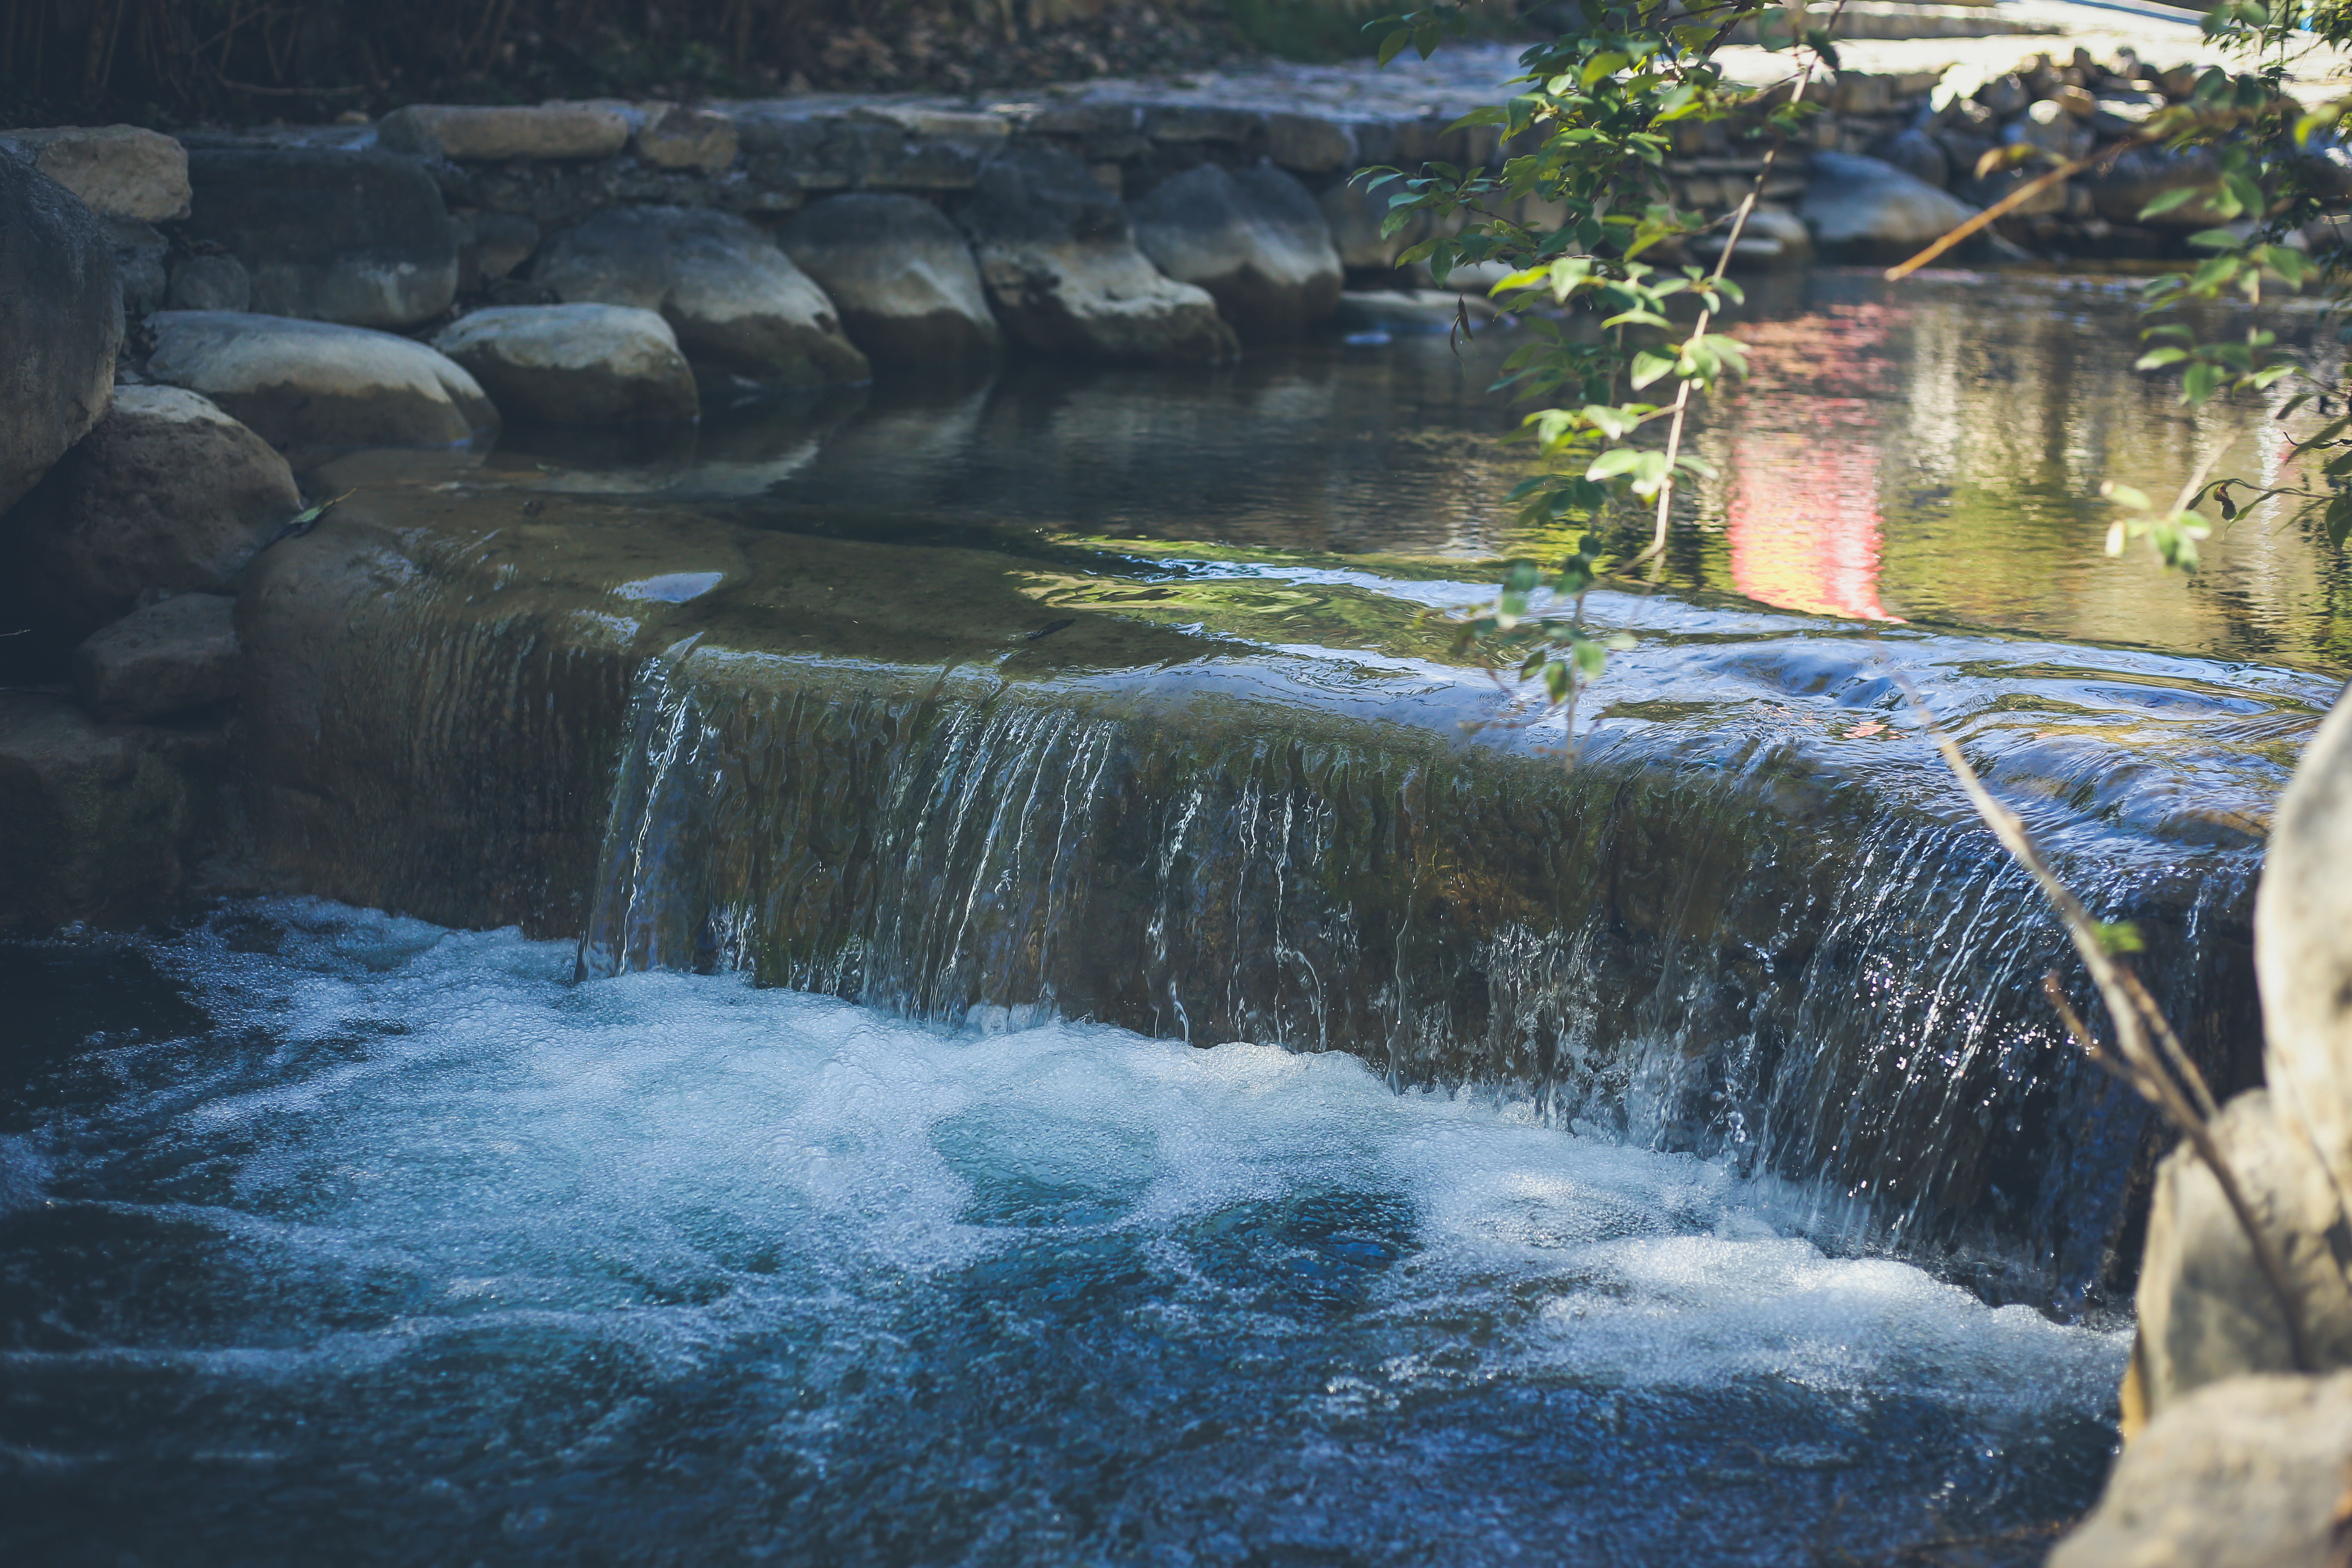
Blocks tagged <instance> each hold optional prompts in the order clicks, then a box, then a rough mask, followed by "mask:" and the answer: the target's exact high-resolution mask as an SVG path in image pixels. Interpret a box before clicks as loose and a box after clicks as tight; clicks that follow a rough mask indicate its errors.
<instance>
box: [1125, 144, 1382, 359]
mask: <svg viewBox="0 0 2352 1568" xmlns="http://www.w3.org/2000/svg"><path fill="white" fill-rule="evenodd" d="M1133 212H1134V221H1135V243H1136V244H1137V246H1138V247H1140V248H1141V249H1142V251H1143V254H1144V255H1146V256H1147V257H1150V258H1151V264H1152V265H1153V266H1154V267H1157V268H1160V271H1162V272H1164V273H1166V274H1167V275H1168V276H1169V277H1171V278H1173V279H1176V280H1177V281H1178V282H1180V283H1191V284H1193V285H1195V286H1197V287H1199V288H1202V289H1206V290H1208V293H1209V297H1210V298H1211V299H1213V300H1216V302H1217V312H1218V314H1220V315H1222V316H1223V317H1224V318H1225V320H1227V321H1231V322H1232V323H1233V324H1234V331H1237V332H1239V333H1240V334H1241V335H1242V336H1243V337H1244V338H1250V337H1261V338H1263V337H1285V336H1289V335H1292V334H1295V333H1297V332H1300V331H1305V330H1306V329H1307V328H1308V327H1310V326H1312V325H1314V324H1315V323H1316V322H1318V321H1323V320H1324V319H1326V318H1327V317H1328V316H1329V315H1331V313H1332V312H1333V311H1335V310H1338V309H1339V290H1340V287H1341V283H1342V276H1341V272H1340V267H1339V251H1338V250H1337V249H1335V248H1333V247H1332V243H1331V229H1330V226H1329V224H1328V223H1327V222H1326V221H1325V219H1324V216H1323V210H1322V208H1321V207H1319V206H1318V205H1316V201H1315V198H1314V197H1313V196H1312V195H1308V194H1307V187H1306V186H1304V185H1302V184H1299V183H1298V182H1297V180H1294V179H1292V178H1291V177H1290V176H1289V175H1288V174H1284V173H1283V172H1282V171H1281V170H1279V169H1277V168H1275V167H1274V166H1273V165H1272V164H1268V163H1261V164H1259V165H1258V166H1257V167H1255V168H1254V169H1244V170H1243V171H1241V172H1240V173H1239V174H1234V173H1232V172H1231V171H1229V170H1226V169H1224V168H1223V167H1222V166H1220V165H1218V164H1215V163H1201V164H1197V165H1195V166H1194V167H1192V168H1190V169H1187V170H1185V171H1184V172H1183V173H1182V174H1176V175H1172V176H1171V177H1170V178H1168V179H1165V180H1162V181H1161V182H1160V184H1157V185H1155V186H1153V187H1152V189H1151V191H1150V194H1149V195H1145V196H1144V198H1143V199H1142V200H1141V201H1139V202H1137V203H1136V204H1135V206H1134V209H1133Z"/></svg>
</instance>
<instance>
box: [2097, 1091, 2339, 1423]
mask: <svg viewBox="0 0 2352 1568" xmlns="http://www.w3.org/2000/svg"><path fill="white" fill-rule="evenodd" d="M2276 1106H2277V1100H2276V1098H2275V1096H2274V1093H2273V1091H2272V1090H2268V1089H2252V1090H2249V1091H2248V1092H2246V1093H2244V1094H2242V1095H2239V1096H2238V1097H2237V1098H2236V1099H2234V1100H2231V1102H2230V1103H2229V1105H2228V1106H2226V1107H2225V1108H2224V1109H2223V1110H2222V1112H2221V1118H2220V1120H2219V1121H2217V1122H2216V1123H2215V1124H2214V1135H2215V1139H2216V1141H2217V1142H2219V1143H2220V1144H2221V1152H2222V1153H2223V1155H2224V1157H2225V1158H2226V1159H2227V1160H2228V1161H2229V1163H2230V1167H2231V1171H2232V1172H2234V1173H2235V1174H2236V1177H2237V1181H2238V1184H2239V1186H2240V1188H2241V1190H2242V1192H2243V1193H2244V1194H2245V1196H2246V1199H2247V1202H2248V1204H2249V1205H2251V1206H2252V1209H2253V1211H2254V1214H2255V1216H2256V1219H2257V1220H2258V1222H2259V1223H2260V1224H2261V1225H2262V1226H2263V1231H2264V1233H2265V1234H2266V1235H2267V1236H2268V1237H2270V1240H2271V1243H2272V1246H2273V1247H2274V1249H2275V1250H2276V1252H2277V1254H2278V1256H2279V1257H2280V1258H2281V1259H2282V1260H2283V1261H2284V1263H2285V1265H2286V1270H2287V1277H2288V1280H2289V1282H2290V1284H2291V1285H2292V1286H2293V1288H2294V1290H2295V1292H2296V1294H2297V1295H2298V1296H2299V1297H2300V1298H2301V1300H2302V1302H2303V1311H2304V1321H2305V1330H2306V1331H2307V1332H2308V1333H2309V1335H2310V1339H2311V1351H2312V1353H2313V1355H2314V1357H2315V1361H2316V1363H2317V1364H2318V1365H2320V1366H2326V1367H2340V1366H2352V1289H2347V1285H2346V1282H2345V1278H2344V1270H2343V1268H2342V1266H2341V1265H2340V1264H2339V1263H2338V1262H2337V1261H2336V1255H2335V1252H2334V1251H2333V1249H2332V1248H2331V1247H2330V1246H2329V1243H2328V1240H2327V1237H2328V1232H2329V1230H2330V1229H2331V1228H2332V1227H2333V1226H2335V1225H2336V1190H2335V1188H2334V1186H2333V1185H2332V1184H2330V1183H2329V1181H2328V1179H2327V1173H2326V1171H2324V1170H2322V1169H2321V1168H2320V1165H2319V1162H2318V1160H2317V1158H2316V1157H2315V1155H2314V1154H2313V1153H2312V1149H2311V1144H2310V1142H2308V1140H2307V1139H2305V1137H2304V1136H2303V1135H2302V1133H2301V1131H2300V1130H2299V1129H2296V1128H2291V1127H2287V1126H2284V1125H2282V1124H2281V1122H2280V1120H2279V1118H2278V1117H2277V1115H2276V1114H2275V1113H2274V1112H2275V1110H2276ZM2138 1305H2139V1349H2138V1352H2137V1361H2136V1366H2135V1372H2136V1375H2137V1378H2138V1381H2139V1388H2140V1396H2141V1399H2142V1402H2143V1408H2144V1409H2145V1410H2146V1411H2147V1412H2148V1413H2149V1414H2150V1415H2162V1414H2163V1413H2164V1412H2165V1411H2167V1410H2169V1409H2170V1408H2171V1407H2172V1406H2173V1405H2177V1404H2179V1402H2180V1401H2181V1400H2182V1399H2184V1398H2186V1397H2187V1396H2188V1395H2189V1394H2190V1393H2192V1392H2194V1391H2195V1390H2197V1389H2199V1388H2201V1387H2203V1386H2204V1385H2206V1384H2210V1383H2218V1382H2220V1381H2221V1379H2223V1378H2228V1377H2236V1376H2241V1375H2242V1374H2244V1373H2263V1372H2293V1371H2294V1370H2295V1364H2294V1355H2293V1353H2292V1352H2291V1351H2290V1349H2289V1345H2288V1341H2287V1335H2286V1324H2285V1319H2284V1315H2283V1313H2282V1312H2281V1311H2280V1309H2279V1305H2278V1299H2277V1298H2276V1297H2275V1296H2273V1294H2272V1293H2271V1290H2270V1288H2269V1286H2268V1284H2267V1283H2266V1282H2265V1281H2264V1279H2263V1275H2262V1271H2261V1269H2260V1268H2258V1267H2257V1266H2256V1264H2255V1262H2254V1255H2253V1249H2252V1247H2251V1246H2250V1245H2249V1244H2248V1242H2247V1240H2246V1236H2245V1232H2244V1231H2243V1230H2242V1228H2240V1226H2239V1225H2238V1223H2237V1220H2236V1217H2235V1216H2234V1215H2232V1214H2231V1212H2230V1206H2229V1204H2228V1203H2227V1201H2226V1200H2224V1199H2223V1197H2222V1196H2221V1185H2220V1184H2219V1183H2217V1182H2215V1181H2214V1179H2213V1175H2212V1173H2211V1172H2210V1171H2209V1170H2208V1169H2207V1168H2206V1167H2205V1165H2204V1163H2202V1162H2201V1161H2200V1160H2199V1159H2198V1158H2197V1156H2196V1154H2195V1152H2193V1151H2191V1150H2190V1149H2189V1148H2188V1147H2186V1146H2185V1145H2184V1146H2183V1147H2181V1148H2179V1149H2176V1150H2174V1151H2173V1152H2172V1153H2170V1154H2169V1155H2168V1156H2166V1158H2165V1161H2164V1163H2163V1164H2162V1165H2160V1166H2158V1169H2157V1176H2156V1191H2155V1194H2154V1202H2153V1204H2152V1205H2151V1208H2150V1212H2149V1215H2148V1231H2147V1247H2146V1249H2145V1251H2144V1252H2143V1253H2142V1254H2141V1258H2140V1279H2139V1295H2138Z"/></svg>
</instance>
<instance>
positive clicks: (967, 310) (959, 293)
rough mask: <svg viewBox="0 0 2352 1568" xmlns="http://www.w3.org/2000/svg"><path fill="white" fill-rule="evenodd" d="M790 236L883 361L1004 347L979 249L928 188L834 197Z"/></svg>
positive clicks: (796, 257) (853, 337) (978, 353)
mask: <svg viewBox="0 0 2352 1568" xmlns="http://www.w3.org/2000/svg"><path fill="white" fill-rule="evenodd" d="M782 243H783V247H784V252H785V254H786V255H788V256H790V257H791V258H793V262H794V264H795V265H797V266H798V267H799V268H801V270H802V271H803V272H806V273H807V274H808V275H809V276H810V277H811V278H813V279H816V281H817V284H818V285H819V286H820V287H821V288H823V289H824V291H825V292H826V293H827V294H828V295H830V296H832V299H833V303H834V306H835V309H836V310H839V311H840V312H841V321H842V325H843V326H844V327H845V328H846V329H847V331H848V332H849V338H850V341H851V342H855V343H856V345H857V346H858V347H859V348H861V349H863V350H865V351H866V354H867V356H868V357H869V358H871V359H872V360H873V361H874V362H875V363H877V364H890V365H898V364H904V365H922V364H934V363H939V362H940V361H942V360H972V359H987V358H990V357H992V356H993V355H994V354H996V353H998V351H999V350H1000V349H1002V348H1003V333H1002V332H1000V331H998V330H997V325H996V317H995V315H994V314H993V313H992V311H991V310H989V308H988V294H987V290H986V289H984V288H983V287H982V284H981V280H980V267H979V265H978V263H976V262H974V261H973V260H972V258H971V247H970V246H968V245H967V244H965V243H964V237H963V235H962V234H961V232H960V231H959V230H958V229H957V228H956V226H955V225H954V224H953V223H951V222H950V221H949V219H948V216H947V215H946V214H945V213H942V212H941V211H940V209H939V208H938V207H936V206H934V205H931V204H930V203H929V202H927V201H924V200H923V199H921V198H920V197H919V196H903V195H864V194H858V195H845V196H834V197H830V198H828V199H827V200H824V201H821V202H819V203H817V204H816V205H814V206H812V207H810V208H808V209H807V210H806V211H804V212H803V213H802V214H801V215H800V216H797V217H795V218H793V221H792V223H791V225H790V226H787V227H786V228H785V230H784V231H783V236H782Z"/></svg>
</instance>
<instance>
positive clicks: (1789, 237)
mask: <svg viewBox="0 0 2352 1568" xmlns="http://www.w3.org/2000/svg"><path fill="white" fill-rule="evenodd" d="M1728 238H1729V234H1728V232H1727V231H1724V232H1717V233H1712V234H1703V235H1700V236H1698V237H1696V238H1695V239H1692V240H1691V241H1689V247H1690V253H1691V255H1692V257H1693V258H1695V259H1696V260H1698V261H1700V262H1701V263H1712V262H1714V261H1715V260H1716V258H1718V257H1720V256H1721V255H1722V254H1723V247H1724V242H1725V241H1726V240H1727V239H1728ZM1812 259H1813V235H1812V231H1811V229H1809V228H1807V227H1806V226H1805V220H1804V219H1802V218H1801V217H1799V216H1797V215H1796V214H1795V213H1791V212H1780V211H1778V210H1776V209H1774V208H1771V207H1758V208H1757V209H1756V210H1755V211H1754V212H1751V213H1749V214H1748V222H1747V224H1746V225H1745V226H1742V227H1741V229H1740V231H1739V245H1738V248H1737V249H1736V250H1734V251H1733V252H1732V256H1731V266H1732V269H1733V270H1734V271H1756V272H1780V271H1787V270H1790V269H1793V268H1801V267H1804V266H1806V265H1808V264H1810V263H1811V261H1812Z"/></svg>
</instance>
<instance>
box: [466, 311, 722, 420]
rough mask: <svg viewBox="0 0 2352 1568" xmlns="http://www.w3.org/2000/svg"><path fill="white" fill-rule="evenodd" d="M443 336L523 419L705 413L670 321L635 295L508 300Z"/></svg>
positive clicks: (502, 408)
mask: <svg viewBox="0 0 2352 1568" xmlns="http://www.w3.org/2000/svg"><path fill="white" fill-rule="evenodd" d="M433 346H434V347H435V348H436V349H439V350H440V351H441V352H442V353H445V354H447V355H448V356H449V357H450V358H451V359H453V360H455V361H457V363H459V364H461V365H463V366H464V367H465V368H466V369H467V371H468V372H469V373H471V374H472V375H473V377H474V379H475V380H476V381H478V382H479V383H480V384H481V386H482V390H483V391H485V392H487V393H488V394H489V397H490V401H491V402H492V403H495V404H497V405H498V407H499V413H500V414H501V415H502V416H505V418H506V419H507V420H508V421H509V422H511V423H516V424H535V425H682V424H689V423H691V422H692V421H693V420H694V419H695V418H696V417H697V416H698V414H699V413H700V411H701V410H700V405H699V403H698V400H697V397H696V395H695V388H694V372H693V371H692V370H691V369H689V368H688V365H687V363H686V356H685V355H684V354H682V353H679V352H678V348H677V335H676V334H675V333H673V332H672V331H670V327H669V323H668V322H667V321H663V320H662V319H661V317H659V316H657V315H656V314H655V313H654V312H653V311H651V310H636V309H634V308H632V307H629V306H625V305H498V306H492V307H491V308H490V309H488V310H476V311H474V312H473V313H472V314H470V315H467V316H463V317H460V318H459V319H458V321H457V322H456V324H455V325H453V326H450V327H448V328H447V329H446V330H445V331H442V333H441V334H440V335H439V336H438V337H436V338H435V339H434V340H433Z"/></svg>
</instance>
